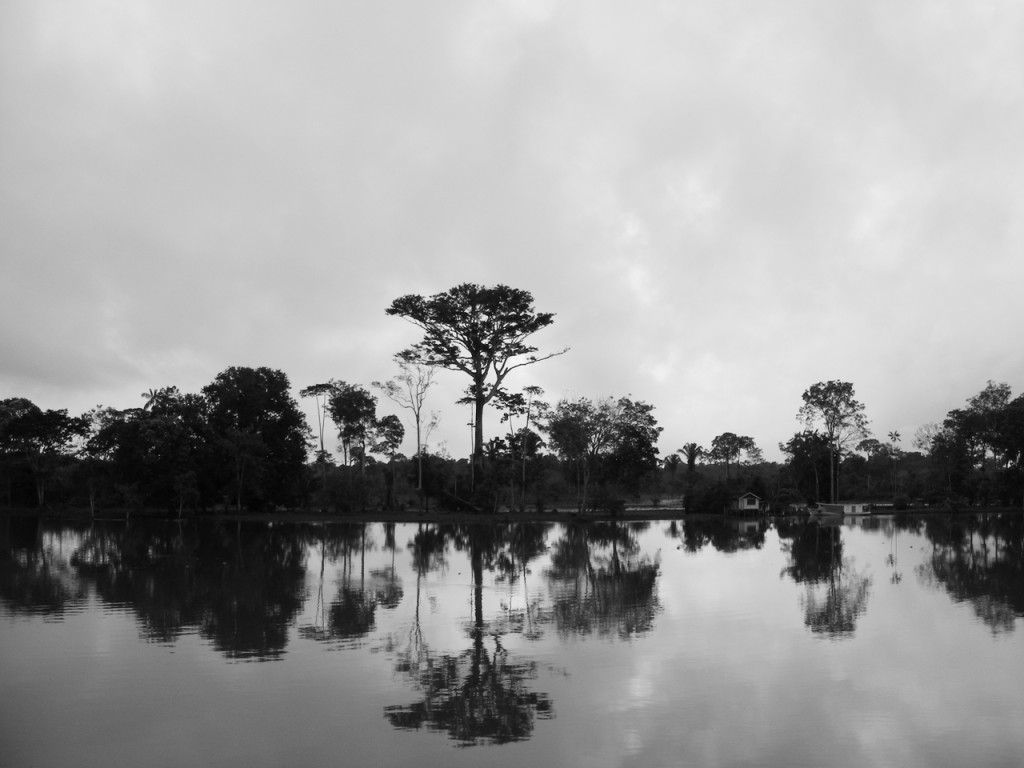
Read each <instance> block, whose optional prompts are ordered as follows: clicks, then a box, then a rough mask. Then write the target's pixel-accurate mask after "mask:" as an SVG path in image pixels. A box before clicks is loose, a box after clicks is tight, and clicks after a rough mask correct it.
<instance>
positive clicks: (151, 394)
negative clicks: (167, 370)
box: [141, 387, 162, 411]
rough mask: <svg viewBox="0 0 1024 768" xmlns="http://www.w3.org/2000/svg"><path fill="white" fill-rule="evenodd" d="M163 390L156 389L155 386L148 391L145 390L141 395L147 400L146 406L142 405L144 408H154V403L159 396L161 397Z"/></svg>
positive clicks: (146, 409) (145, 409)
mask: <svg viewBox="0 0 1024 768" xmlns="http://www.w3.org/2000/svg"><path fill="white" fill-rule="evenodd" d="M161 391H162V390H160V389H156V388H154V387H150V388H149V390H148V391H147V392H143V393H142V395H141V397H142V398H143V399H144V400H145V401H146V404H145V405H144V406H142V410H144V411H148V410H149V409H150V408H152V407H153V403H155V402H156V399H157V398H158V397H160V392H161Z"/></svg>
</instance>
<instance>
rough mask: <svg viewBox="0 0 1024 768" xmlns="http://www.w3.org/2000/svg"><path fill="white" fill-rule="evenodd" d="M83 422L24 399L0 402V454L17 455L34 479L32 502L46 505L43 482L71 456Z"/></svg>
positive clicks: (84, 423) (85, 425) (62, 412)
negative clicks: (72, 447) (34, 491)
mask: <svg viewBox="0 0 1024 768" xmlns="http://www.w3.org/2000/svg"><path fill="white" fill-rule="evenodd" d="M87 430H88V424H87V422H86V420H85V419H82V418H77V417H74V416H68V412H67V410H66V409H60V410H45V411H44V410H42V409H41V408H39V406H37V405H35V404H34V403H32V402H31V401H29V400H26V399H25V398H20V397H15V398H8V399H6V400H3V401H0V452H2V453H4V454H7V455H8V456H11V455H12V454H13V455H16V456H19V457H20V458H21V459H22V460H23V461H24V462H25V463H26V464H27V465H28V467H29V469H30V470H31V472H32V477H33V478H34V479H35V486H36V502H37V503H38V505H39V506H40V507H42V506H44V505H45V503H46V485H47V480H48V479H49V478H50V476H51V475H52V474H53V472H54V471H55V470H56V468H57V467H58V466H59V465H60V464H61V462H62V461H64V460H65V459H67V458H68V456H69V455H70V453H71V446H72V443H73V441H74V440H75V438H76V437H81V436H84V435H85V434H86V432H87Z"/></svg>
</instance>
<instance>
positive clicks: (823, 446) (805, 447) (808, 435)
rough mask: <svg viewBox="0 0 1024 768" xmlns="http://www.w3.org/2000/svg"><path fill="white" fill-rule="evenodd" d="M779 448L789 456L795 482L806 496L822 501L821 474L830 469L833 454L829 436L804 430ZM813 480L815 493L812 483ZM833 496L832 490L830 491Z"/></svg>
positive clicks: (780, 444)
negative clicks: (830, 448)
mask: <svg viewBox="0 0 1024 768" xmlns="http://www.w3.org/2000/svg"><path fill="white" fill-rule="evenodd" d="M779 450H780V451H782V452H783V453H784V454H786V455H787V456H789V469H790V473H791V475H792V477H793V484H794V485H795V486H796V488H797V490H799V491H800V493H801V495H802V496H803V497H804V498H807V499H810V498H812V497H813V498H814V500H815V502H818V501H821V476H822V475H823V474H826V473H828V472H829V471H830V467H831V463H830V462H831V454H830V452H829V443H828V438H826V437H825V436H824V435H822V434H820V433H818V432H813V431H811V430H804V431H803V432H798V433H797V434H795V435H793V437H791V438H790V439H789V441H788V442H785V443H779ZM812 482H813V485H814V489H813V493H812V492H811V489H810V487H809V486H810V484H811V483H812ZM829 495H830V497H831V491H830V494H829Z"/></svg>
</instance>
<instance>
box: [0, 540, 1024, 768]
mask: <svg viewBox="0 0 1024 768" xmlns="http://www.w3.org/2000/svg"><path fill="white" fill-rule="evenodd" d="M665 527H666V526H665V525H664V524H660V523H654V524H652V525H651V527H650V528H649V529H648V530H646V531H644V532H642V533H640V534H639V536H638V540H639V544H640V546H639V551H638V552H636V553H633V554H630V555H628V556H626V557H624V559H623V562H624V564H625V567H626V568H627V569H628V568H630V567H636V566H637V564H638V563H640V562H651V561H653V560H654V559H655V556H656V553H658V552H659V551H660V555H658V560H657V561H658V564H659V565H658V576H657V579H656V581H655V583H654V593H653V594H652V595H650V598H649V599H650V600H651V601H652V603H653V604H655V608H654V614H653V620H652V623H651V624H650V628H649V629H641V630H640V631H635V632H632V633H630V632H628V631H627V632H620V631H619V630H620V629H621V626H622V625H621V624H620V623H617V622H619V618H618V616H619V615H620V614H619V613H617V612H618V611H623V610H628V609H629V606H627V605H623V604H622V603H621V600H620V598H621V597H622V595H621V594H620V593H614V594H613V593H612V592H610V591H605V592H600V593H595V592H593V591H591V592H588V593H586V594H587V595H588V599H591V600H594V601H596V602H594V604H593V605H591V607H590V612H589V613H587V612H584V613H583V614H582V615H583V616H584V618H585V619H587V620H590V619H593V620H595V621H601V622H604V623H605V624H606V625H609V626H612V627H613V628H614V629H615V631H611V632H605V633H600V632H591V633H579V632H568V633H567V632H565V631H564V629H565V628H564V627H561V628H560V627H559V624H558V622H559V620H560V618H559V614H558V612H557V611H555V610H554V607H555V606H554V600H553V597H552V591H551V590H552V588H553V581H554V579H553V575H552V560H551V558H552V549H551V548H550V547H549V549H548V550H547V551H546V552H544V553H542V554H541V555H540V556H539V557H537V558H535V559H533V560H531V561H530V562H529V564H528V568H527V571H528V572H527V573H526V574H525V577H524V576H523V573H522V570H521V569H520V570H519V571H518V573H517V575H516V576H515V578H503V579H501V580H498V579H496V575H495V573H493V572H490V571H486V570H485V571H484V578H483V585H482V589H480V590H479V598H480V601H481V608H482V615H483V622H484V624H483V627H482V636H481V637H482V640H481V643H480V645H479V646H475V640H474V637H475V636H474V613H475V604H474V601H475V599H476V597H477V590H476V589H475V588H474V585H473V577H472V568H471V565H470V561H469V557H468V553H467V552H464V551H458V550H456V549H454V548H452V549H450V550H449V552H448V554H447V567H446V569H444V570H432V571H429V572H426V573H423V574H420V575H419V576H417V574H416V572H415V571H414V570H413V568H412V558H411V556H410V553H409V552H408V550H407V549H406V547H405V544H406V543H407V542H408V541H409V540H410V539H411V537H412V536H413V534H414V533H415V527H414V526H399V529H398V532H397V536H396V540H397V542H398V546H399V550H398V551H397V552H396V553H394V555H392V553H391V552H390V551H388V550H386V549H384V548H383V547H382V546H381V542H383V534H382V532H381V531H380V529H379V528H376V527H371V529H370V534H371V535H370V536H368V545H367V547H366V549H365V551H362V550H361V549H360V548H359V547H356V548H355V549H353V550H351V551H349V552H348V554H347V556H346V558H341V557H339V558H337V559H331V560H328V561H327V562H325V563H324V572H323V577H322V589H323V600H324V603H325V604H326V605H330V604H331V602H332V601H335V600H337V599H339V594H341V593H342V591H343V590H348V591H349V592H348V593H347V594H351V593H360V592H359V591H360V590H363V592H362V594H364V597H366V599H367V600H368V601H369V602H370V603H373V602H374V601H376V603H375V604H374V606H373V614H372V616H373V621H372V626H369V628H367V629H365V635H364V636H362V637H360V638H358V642H352V643H348V644H343V643H337V642H319V641H317V640H316V639H315V638H313V637H312V636H303V635H302V634H301V633H300V632H299V629H298V628H300V627H305V626H310V625H312V624H313V623H314V621H315V620H317V606H316V600H315V598H316V595H317V593H318V590H319V589H320V585H321V571H320V568H321V559H320V550H319V548H318V547H316V546H312V547H311V548H310V549H309V554H308V556H307V558H306V563H305V575H304V577H302V580H301V583H302V585H303V586H302V590H303V595H304V598H303V602H302V603H301V607H300V609H299V613H298V615H297V616H296V617H295V618H294V620H293V621H292V622H291V624H290V629H289V633H288V638H287V643H286V645H285V647H284V649H283V651H281V652H280V654H279V656H278V657H279V659H280V660H279V661H276V662H274V663H270V664H252V663H225V662H226V661H228V659H227V658H226V657H225V656H224V655H223V654H221V653H218V652H216V651H215V650H214V648H215V646H214V645H212V644H211V642H210V641H209V640H208V639H206V638H204V637H202V636H201V635H200V633H199V632H198V631H197V629H196V628H195V627H185V628H183V631H182V632H181V633H180V634H179V635H177V636H176V638H175V639H172V640H171V641H168V642H161V643H153V642H145V641H140V635H142V634H143V633H142V631H141V630H140V626H139V623H138V620H137V619H136V616H135V613H134V612H133V608H132V606H131V605H130V604H126V603H122V604H118V605H116V606H110V605H107V604H105V603H103V602H102V601H101V600H100V599H99V597H97V595H96V592H95V589H94V588H93V587H90V586H88V584H87V594H88V598H87V600H86V601H85V604H84V606H82V607H81V608H76V610H74V611H67V612H66V613H64V614H63V615H62V617H61V618H60V619H58V620H56V621H54V620H52V619H50V620H47V621H44V620H43V619H41V618H40V617H38V616H33V615H31V614H28V613H17V612H14V611H13V610H12V608H11V605H10V604H9V602H8V601H7V600H6V599H5V600H4V602H3V603H2V605H0V633H2V634H3V643H2V648H0V673H2V674H3V679H4V680H5V685H6V686H7V687H8V690H9V691H10V694H9V695H8V696H6V697H5V698H4V700H3V703H2V704H0V716H2V720H0V722H2V723H4V725H3V726H0V727H2V728H3V730H4V740H5V741H8V742H10V743H11V744H12V745H13V746H12V754H14V756H15V757H20V758H25V759H22V760H21V763H19V762H18V761H17V760H16V761H15V762H14V763H12V764H22V763H25V762H28V760H27V758H28V756H34V757H40V756H42V757H46V758H47V759H48V760H49V761H50V762H51V764H58V763H60V762H61V761H63V760H69V759H70V755H71V754H74V755H76V760H75V762H76V764H79V765H99V764H102V763H103V761H104V760H106V759H107V758H109V756H110V754H111V753H113V754H115V755H119V756H120V757H121V758H124V759H125V760H126V761H127V759H128V758H129V757H131V756H134V757H135V758H137V759H139V760H143V761H144V755H146V754H165V755H168V756H173V757H174V758H175V762H178V763H179V764H180V763H184V762H197V763H203V764H208V765H234V764H238V761H240V760H243V759H244V760H248V761H249V762H250V763H251V764H253V765H277V764H284V763H289V762H295V761H297V760H298V761H302V762H313V763H319V762H324V761H326V760H329V759H334V760H336V759H337V758H338V757H339V755H343V756H344V757H345V758H346V762H351V763H353V764H374V765H389V764H394V765H398V764H410V763H412V762H419V763H420V764H446V765H476V764H479V761H481V760H486V761H487V762H488V763H492V764H494V765H496V766H500V765H523V764H541V763H546V764H566V765H574V764H587V765H594V766H619V765H686V764H693V765H734V764H742V763H750V764H757V765H800V764H808V765H824V764H828V765H840V766H844V765H850V766H854V765H856V766H860V765H864V764H885V765H912V766H931V765H960V764H965V763H966V762H968V761H970V762H974V763H975V764H992V763H995V762H998V760H999V759H1002V758H1007V760H1005V761H1004V762H1007V764H1014V763H1016V762H1019V761H1018V760H1017V758H1020V757H1024V737H1022V736H1020V735H1019V734H1018V727H1017V726H1018V724H1019V722H1020V718H1021V715H1022V714H1024V692H1022V690H1021V686H1020V679H1021V673H1022V671H1024V670H1022V665H1024V661H1022V660H1024V639H1022V635H1021V632H1020V629H1021V626H1020V621H1019V616H1018V619H1017V620H1015V622H1014V623H1013V626H1012V628H1011V629H1009V630H1006V629H1004V630H1000V631H994V630H993V629H992V628H991V627H990V626H989V625H986V624H984V623H983V622H982V621H981V620H980V619H979V618H978V616H977V615H976V612H975V607H974V603H972V602H971V601H970V600H960V601H957V600H953V599H951V597H950V595H949V593H948V591H947V590H946V589H945V587H944V586H943V585H942V584H941V583H937V582H936V580H935V578H934V576H931V577H929V576H928V573H927V569H926V568H925V567H924V566H925V564H926V563H927V562H928V561H929V558H930V557H931V556H932V552H933V546H932V544H931V542H928V541H927V540H926V539H924V538H923V537H921V536H919V535H917V534H916V533H909V532H901V533H900V534H899V536H898V537H896V538H895V539H894V538H893V537H892V536H891V535H887V534H886V532H885V531H883V530H878V531H865V530H861V529H859V528H854V527H844V528H842V529H841V540H842V561H843V563H844V565H843V568H844V570H843V572H841V573H840V575H839V579H838V581H839V583H843V581H844V579H846V580H847V581H848V580H849V575H850V574H856V575H858V576H859V577H861V578H863V579H864V580H866V581H867V582H868V583H869V587H868V589H867V593H866V598H865V600H864V604H863V606H862V609H861V611H860V612H859V613H857V614H856V615H855V616H854V619H853V629H852V631H851V632H849V633H846V634H843V635H840V636H837V637H830V636H829V635H827V634H822V633H816V632H812V631H811V630H810V629H809V628H808V626H807V625H806V622H805V619H806V616H805V610H804V605H805V603H804V598H805V595H806V592H807V590H808V589H809V588H810V589H813V590H819V591H820V590H823V589H826V588H827V585H826V584H822V583H819V584H814V585H810V587H809V586H808V585H806V584H798V583H795V582H794V581H793V580H792V578H790V577H789V576H788V575H787V574H786V569H787V567H788V566H789V565H790V556H789V555H788V554H787V552H786V551H785V549H784V545H786V544H787V542H786V541H780V538H779V537H778V535H777V534H776V532H775V531H774V530H770V531H768V532H767V534H766V535H765V537H764V541H763V544H762V545H761V546H760V548H753V549H745V550H744V549H741V550H739V551H735V552H732V553H729V554H725V553H722V552H719V551H717V550H716V549H714V547H713V546H711V545H710V544H708V545H706V546H704V547H703V548H701V549H700V550H699V551H697V552H687V551H685V550H683V549H679V548H677V545H678V543H679V540H678V539H672V538H668V537H666V536H665V535H664V530H665ZM557 536H558V531H557V530H556V531H552V532H550V533H549V544H551V543H552V542H553V540H554V539H555V538H556V537H557ZM69 548H71V549H73V543H69V541H68V540H67V539H65V540H64V552H65V556H67V555H68V550H69ZM894 548H895V549H896V550H897V554H898V563H899V568H900V569H901V570H902V572H903V573H904V578H903V579H902V580H901V581H898V582H893V581H892V580H890V578H889V575H890V573H891V572H892V570H893V568H894V566H893V565H892V564H891V562H890V561H889V558H890V556H891V555H892V554H893V551H894ZM601 552H602V557H604V556H605V555H607V549H602V550H601ZM645 558H646V560H645ZM392 562H393V563H394V568H395V573H394V578H392V576H391V573H390V571H389V570H388V569H390V568H391V566H392ZM564 577H565V574H562V576H561V577H560V578H564ZM583 581H584V582H586V579H583ZM86 582H87V580H86ZM559 584H560V586H559V588H560V589H561V588H562V587H563V586H564V584H563V583H562V582H559ZM389 585H393V586H395V588H396V589H400V591H401V596H400V597H399V598H398V599H397V603H394V600H393V599H392V598H388V597H387V595H388V594H390V595H392V596H393V595H394V594H396V593H395V592H394V591H393V590H392V591H390V592H389V589H390V586H389ZM73 591H74V590H72V592H73ZM417 597H418V601H419V623H418V632H416V631H415V630H416V628H417V625H416V622H415V606H416V603H417ZM613 598H614V599H613ZM389 600H391V603H392V604H391V605H389V604H388V601H389ZM602 601H603V602H602ZM153 612H154V611H153V610H152V609H151V611H150V613H151V614H152V613H153ZM609 612H611V613H609ZM576 615H577V616H578V615H579V614H576ZM222 623H223V622H222ZM474 647H478V648H482V649H483V651H484V652H485V655H486V658H488V659H492V660H498V661H500V662H501V665H502V667H503V669H505V670H506V671H510V672H512V673H514V674H515V675H518V674H520V673H522V672H524V671H525V672H526V673H527V674H526V676H525V677H523V678H522V679H521V681H519V682H512V683H509V680H510V679H512V678H508V677H506V678H503V679H504V680H505V682H506V683H507V684H509V685H513V686H514V690H516V691H517V692H518V693H519V694H523V695H525V697H526V698H525V699H523V700H524V701H527V702H528V701H529V700H530V699H529V695H530V694H532V693H536V694H539V695H540V696H541V701H550V702H551V705H552V708H553V710H554V717H553V719H546V715H545V714H544V713H543V712H541V713H539V714H538V713H536V712H534V720H533V722H532V726H530V727H531V728H532V730H530V731H529V734H528V737H527V738H526V739H525V740H524V741H520V742H517V743H515V744H509V745H505V746H503V747H501V748H500V749H491V748H486V747H480V748H475V749H469V750H453V749H452V748H451V742H450V741H449V740H448V739H447V738H446V736H445V735H444V734H443V733H431V732H429V731H427V730H425V729H424V730H420V731H415V730H413V731H408V730H400V729H395V728H393V727H391V725H390V724H389V723H388V722H387V721H386V720H385V718H384V717H383V714H382V713H383V712H384V711H385V708H386V707H394V706H396V705H401V706H405V705H408V704H410V703H413V702H415V701H418V700H421V699H423V698H424V691H423V690H422V687H421V685H420V684H419V683H418V682H417V680H416V678H414V677H411V676H410V674H409V673H407V672H402V671H400V669H399V666H400V665H399V662H400V661H401V660H402V659H405V660H407V661H408V663H409V664H412V665H414V666H415V665H417V664H418V665H420V666H419V667H417V668H419V669H425V668H426V666H425V665H427V664H429V663H431V662H433V663H437V661H438V659H441V658H443V657H449V658H461V659H462V660H463V661H462V664H463V667H464V669H469V668H471V666H472V665H471V664H470V663H469V661H471V660H472V659H473V658H474V657H473V654H472V650H473V649H474ZM467 653H468V654H469V655H466V654H467ZM477 658H480V657H477ZM516 679H517V680H518V678H516ZM526 706H527V707H528V708H529V706H533V705H529V704H528V703H527V705H526ZM55 724H56V725H55ZM185 735H187V738H185ZM46 761H47V760H42V761H40V762H42V763H45V762H46ZM115 762H116V761H115Z"/></svg>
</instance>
